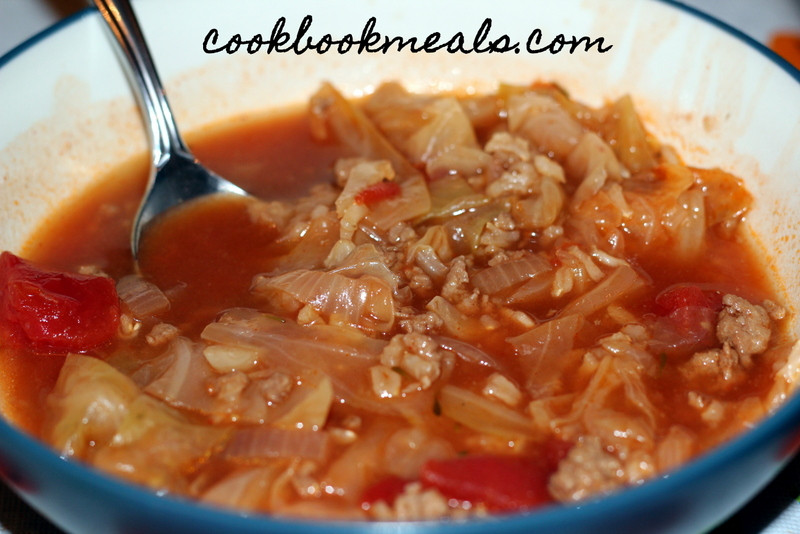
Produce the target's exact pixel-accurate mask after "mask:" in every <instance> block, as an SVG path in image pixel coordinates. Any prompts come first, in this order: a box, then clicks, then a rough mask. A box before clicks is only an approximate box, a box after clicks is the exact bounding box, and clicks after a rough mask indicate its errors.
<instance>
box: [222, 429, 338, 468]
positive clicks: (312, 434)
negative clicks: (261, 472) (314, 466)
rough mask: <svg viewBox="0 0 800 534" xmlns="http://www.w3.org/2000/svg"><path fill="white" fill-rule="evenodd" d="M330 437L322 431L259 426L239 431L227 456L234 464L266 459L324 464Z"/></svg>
mask: <svg viewBox="0 0 800 534" xmlns="http://www.w3.org/2000/svg"><path fill="white" fill-rule="evenodd" d="M329 446H330V436H329V435H328V433H327V432H325V431H322V430H310V429H306V428H293V429H284V428H275V427H271V426H257V427H248V428H241V429H237V430H236V431H235V432H234V434H233V437H231V439H230V441H229V442H228V444H227V446H226V447H225V450H224V452H223V455H224V456H225V458H227V459H230V460H238V461H245V462H250V461H257V460H259V459H262V458H304V459H307V460H315V461H322V460H324V459H325V457H326V455H327V453H328V447H329Z"/></svg>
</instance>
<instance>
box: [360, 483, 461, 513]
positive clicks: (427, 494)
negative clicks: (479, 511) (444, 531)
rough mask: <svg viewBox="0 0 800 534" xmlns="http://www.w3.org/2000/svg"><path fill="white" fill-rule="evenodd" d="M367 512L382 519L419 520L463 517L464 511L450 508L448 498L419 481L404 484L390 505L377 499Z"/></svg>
mask: <svg viewBox="0 0 800 534" xmlns="http://www.w3.org/2000/svg"><path fill="white" fill-rule="evenodd" d="M369 514H370V516H371V517H373V518H374V519H378V520H382V521H419V520H424V519H442V518H445V517H452V518H456V517H464V516H465V511H464V510H463V509H461V508H451V507H450V505H449V503H448V499H447V498H445V497H444V496H443V495H442V494H441V493H439V492H438V491H436V490H435V489H432V488H428V489H425V488H423V487H422V484H420V483H419V482H412V483H409V484H407V485H406V487H405V490H404V491H403V493H401V494H400V495H399V496H398V497H397V498H396V499H395V501H394V503H393V504H392V505H391V506H390V505H388V504H387V503H386V502H385V501H378V502H376V503H374V504H373V505H372V506H370V508H369Z"/></svg>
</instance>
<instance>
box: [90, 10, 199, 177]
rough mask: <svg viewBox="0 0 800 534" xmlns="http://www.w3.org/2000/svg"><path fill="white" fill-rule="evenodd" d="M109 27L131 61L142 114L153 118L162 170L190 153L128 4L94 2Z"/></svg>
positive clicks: (158, 163)
mask: <svg viewBox="0 0 800 534" xmlns="http://www.w3.org/2000/svg"><path fill="white" fill-rule="evenodd" d="M92 1H93V2H94V4H95V6H96V7H97V9H98V11H100V14H101V15H102V16H103V18H104V19H105V20H106V22H107V23H108V27H109V28H110V29H111V32H112V33H113V35H114V38H115V40H116V41H117V44H118V45H119V49H120V51H121V52H122V54H124V55H125V56H126V57H127V59H128V60H129V61H126V62H124V63H126V64H127V65H129V66H130V68H129V69H128V74H129V75H130V77H131V78H132V81H133V83H135V84H136V86H137V87H138V88H139V89H140V90H139V91H135V92H136V94H137V95H138V96H137V99H138V100H139V105H140V107H141V109H142V112H143V113H145V114H146V115H147V116H148V117H149V119H150V120H149V121H145V122H146V123H147V124H149V131H150V137H151V141H152V147H153V163H154V165H155V168H156V169H159V168H161V167H162V166H163V165H164V164H165V163H166V162H167V160H169V158H170V156H171V155H172V154H173V153H174V152H177V151H180V152H188V148H187V146H186V143H185V142H184V141H183V139H182V138H181V135H180V133H179V132H178V127H177V126H176V125H175V120H174V118H173V115H172V109H171V108H170V105H169V102H168V101H167V97H166V95H165V93H164V87H163V86H162V85H161V80H160V79H159V77H158V72H157V71H156V68H155V64H154V63H153V58H152V56H151V55H150V52H149V50H148V48H147V44H146V43H145V40H144V36H143V34H142V30H141V28H140V27H139V23H138V22H137V20H136V15H135V14H134V12H133V8H132V7H131V4H130V2H129V1H128V0H92Z"/></svg>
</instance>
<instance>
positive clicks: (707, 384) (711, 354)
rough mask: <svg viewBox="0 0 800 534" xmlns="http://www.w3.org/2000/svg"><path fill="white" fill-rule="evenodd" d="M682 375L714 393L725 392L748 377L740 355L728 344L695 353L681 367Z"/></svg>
mask: <svg viewBox="0 0 800 534" xmlns="http://www.w3.org/2000/svg"><path fill="white" fill-rule="evenodd" d="M681 374H683V376H684V377H686V378H687V379H688V380H692V381H696V382H697V383H698V385H699V386H700V387H702V389H703V390H704V391H709V392H712V393H722V392H725V391H727V390H729V389H730V388H732V387H734V386H736V385H737V384H740V383H742V381H743V380H744V379H745V378H746V377H747V372H746V370H745V368H744V366H743V365H742V362H741V361H740V359H739V354H738V353H737V352H736V351H735V350H733V348H731V346H730V345H728V344H727V343H726V344H725V345H723V346H722V348H721V349H711V350H706V351H703V352H697V353H695V354H694V355H693V356H692V357H691V358H690V359H689V361H688V362H686V363H685V364H683V365H682V366H681Z"/></svg>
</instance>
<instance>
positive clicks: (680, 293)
mask: <svg viewBox="0 0 800 534" xmlns="http://www.w3.org/2000/svg"><path fill="white" fill-rule="evenodd" d="M656 306H658V308H659V311H661V312H662V315H669V314H670V313H672V312H674V311H675V310H677V309H678V308H684V307H686V306H696V307H698V308H711V307H712V303H711V300H710V299H709V298H708V296H706V294H705V292H703V290H702V289H700V288H699V287H697V286H695V285H677V286H672V287H669V288H667V289H665V290H664V291H662V292H661V293H659V294H658V295H657V296H656Z"/></svg>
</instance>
